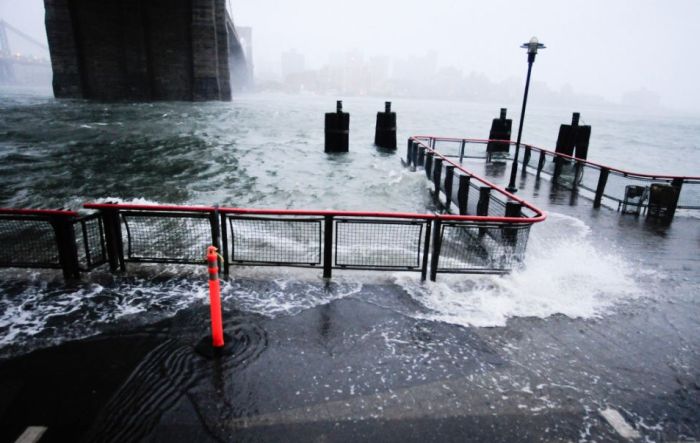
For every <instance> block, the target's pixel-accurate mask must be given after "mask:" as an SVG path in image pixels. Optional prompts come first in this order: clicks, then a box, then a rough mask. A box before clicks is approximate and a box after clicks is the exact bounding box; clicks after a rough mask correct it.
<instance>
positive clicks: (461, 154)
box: [459, 139, 467, 164]
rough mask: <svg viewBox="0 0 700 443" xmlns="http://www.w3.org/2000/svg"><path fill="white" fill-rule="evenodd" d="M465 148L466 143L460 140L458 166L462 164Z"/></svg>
mask: <svg viewBox="0 0 700 443" xmlns="http://www.w3.org/2000/svg"><path fill="white" fill-rule="evenodd" d="M466 146H467V141H466V140H464V139H462V147H461V148H460V150H459V164H462V160H464V148H465V147H466Z"/></svg>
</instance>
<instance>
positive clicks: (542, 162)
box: [537, 151, 546, 179]
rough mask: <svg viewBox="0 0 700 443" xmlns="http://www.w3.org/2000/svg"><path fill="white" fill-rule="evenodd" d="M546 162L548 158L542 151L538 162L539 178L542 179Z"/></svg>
mask: <svg viewBox="0 0 700 443" xmlns="http://www.w3.org/2000/svg"><path fill="white" fill-rule="evenodd" d="M545 161H546V156H545V153H544V151H540V158H539V160H538V161H537V178H538V179H539V178H540V173H541V172H542V168H544V163H545Z"/></svg>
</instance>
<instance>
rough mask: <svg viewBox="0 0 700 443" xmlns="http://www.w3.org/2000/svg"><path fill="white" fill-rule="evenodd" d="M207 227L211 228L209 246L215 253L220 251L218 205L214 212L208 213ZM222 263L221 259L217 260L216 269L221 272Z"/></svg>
mask: <svg viewBox="0 0 700 443" xmlns="http://www.w3.org/2000/svg"><path fill="white" fill-rule="evenodd" d="M209 225H210V226H211V244H212V246H214V247H215V248H216V250H217V251H221V227H220V225H219V209H218V205H217V206H216V207H215V209H214V211H212V212H210V213H209ZM222 266H223V262H222V260H221V258H219V259H217V269H218V270H219V271H221V268H222Z"/></svg>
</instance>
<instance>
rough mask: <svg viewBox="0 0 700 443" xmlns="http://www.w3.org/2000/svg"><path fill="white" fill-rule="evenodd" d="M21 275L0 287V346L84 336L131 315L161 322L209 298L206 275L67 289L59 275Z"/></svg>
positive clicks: (86, 284)
mask: <svg viewBox="0 0 700 443" xmlns="http://www.w3.org/2000/svg"><path fill="white" fill-rule="evenodd" d="M23 276H24V278H23V279H22V280H23V281H22V282H21V284H22V286H23V287H22V288H21V289H20V290H13V289H10V290H9V291H7V290H6V289H7V288H0V348H3V347H5V346H7V345H11V344H15V345H16V344H20V343H21V344H23V345H24V344H26V343H27V341H29V340H33V341H34V342H35V343H34V344H32V345H28V346H27V349H26V350H31V348H34V347H41V346H46V345H52V344H56V343H59V342H62V341H65V340H67V339H77V338H83V337H88V336H91V335H94V334H97V333H99V332H101V330H102V329H103V327H104V326H106V325H109V324H112V323H114V322H115V321H118V320H120V319H125V318H127V317H129V316H132V317H133V318H134V319H140V321H151V320H153V321H155V320H160V319H162V318H165V317H168V316H170V315H173V314H175V313H177V312H178V311H179V310H181V309H183V308H185V307H188V306H191V305H192V304H193V303H201V301H202V300H205V299H206V297H207V286H206V281H205V280H204V279H202V280H201V281H199V280H192V279H187V280H183V279H177V278H173V279H171V280H168V279H167V278H166V279H164V281H159V282H156V283H152V282H151V281H150V280H151V277H152V276H150V277H147V278H140V277H132V278H128V279H124V280H117V281H116V282H114V283H110V284H109V285H103V284H100V283H96V282H84V283H81V284H80V285H79V286H77V287H74V288H71V287H66V286H65V285H63V283H62V280H61V279H60V276H58V275H54V279H53V280H54V281H52V279H51V275H49V274H48V273H46V272H41V271H39V272H34V271H32V272H31V273H27V274H23ZM17 277H21V275H20V274H15V275H14V278H17ZM173 277H174V276H173ZM10 284H11V283H10Z"/></svg>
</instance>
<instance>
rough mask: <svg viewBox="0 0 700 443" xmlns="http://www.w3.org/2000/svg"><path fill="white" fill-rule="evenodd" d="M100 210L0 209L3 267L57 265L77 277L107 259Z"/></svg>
mask: <svg viewBox="0 0 700 443" xmlns="http://www.w3.org/2000/svg"><path fill="white" fill-rule="evenodd" d="M106 257H107V255H106V249H105V243H104V232H103V229H102V223H101V221H100V218H99V216H98V215H97V214H92V215H88V216H80V215H79V214H78V213H77V212H74V211H64V210H49V209H0V267H18V268H56V269H61V270H62V271H63V275H64V277H66V278H77V277H78V276H79V275H80V272H87V271H90V270H92V269H94V268H95V267H97V266H100V265H101V264H103V263H105V262H106Z"/></svg>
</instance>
